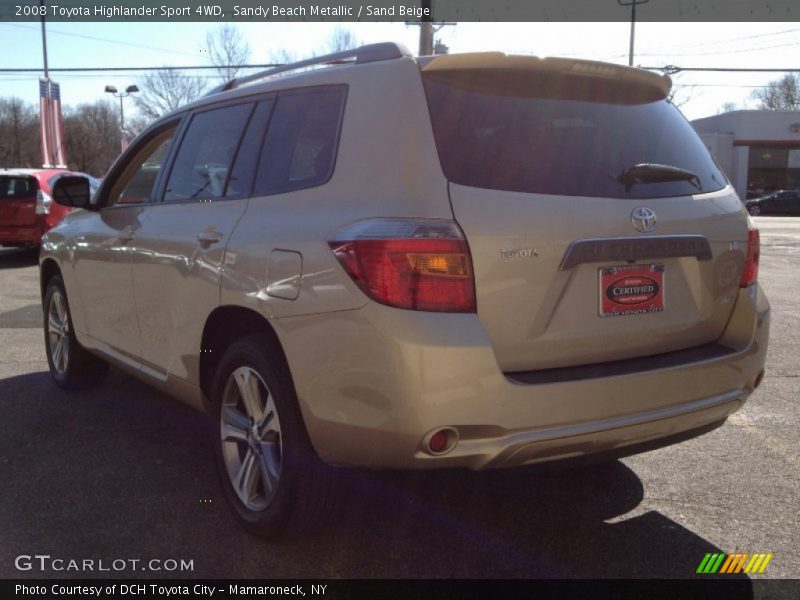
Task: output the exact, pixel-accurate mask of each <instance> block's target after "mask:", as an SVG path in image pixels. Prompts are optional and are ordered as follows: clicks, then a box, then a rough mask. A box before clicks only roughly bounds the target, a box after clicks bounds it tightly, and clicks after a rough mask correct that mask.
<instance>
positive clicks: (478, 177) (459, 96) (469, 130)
mask: <svg viewBox="0 0 800 600" xmlns="http://www.w3.org/2000/svg"><path fill="white" fill-rule="evenodd" d="M424 81H425V92H426V95H427V98H428V105H429V108H430V113H431V121H432V124H433V132H434V136H435V138H436V145H437V148H438V152H439V158H440V160H441V163H442V168H443V169H444V173H445V175H446V176H447V178H448V179H449V180H450V181H452V182H454V183H458V184H461V185H467V186H471V187H479V188H486V189H495V190H506V191H512V192H529V193H542V194H555V195H564V196H595V197H618V198H657V197H665V196H685V195H691V194H697V193H699V190H702V192H711V191H716V190H720V189H722V188H723V187H724V186H725V185H726V179H725V177H724V175H723V174H722V173H721V172H720V170H719V169H718V167H717V166H716V164H715V163H714V161H713V159H712V158H711V156H710V155H709V153H708V151H707V150H706V148H705V146H704V145H703V143H702V142H701V141H700V139H699V138H698V137H697V135H696V134H695V132H694V130H693V129H692V127H691V125H690V124H689V123H688V122H687V121H686V119H685V118H684V117H683V115H681V114H680V112H678V110H677V109H676V108H675V107H674V106H672V105H671V104H670V103H668V102H667V101H666V100H659V101H656V102H646V103H640V104H636V103H633V104H615V103H601V102H592V101H586V100H566V99H563V98H541V97H530V96H528V97H526V96H520V95H519V94H515V95H508V96H506V95H502V94H500V93H496V92H492V93H487V92H484V91H475V90H468V89H464V88H463V87H456V86H454V85H450V84H449V83H447V82H445V81H442V80H439V79H433V78H432V77H430V76H427V77H425V76H424ZM643 164H654V165H663V166H666V167H674V168H675V169H680V170H685V171H688V172H690V173H691V174H696V175H697V178H696V180H694V179H693V178H689V177H683V178H680V177H664V176H657V177H653V176H651V177H642V178H641V179H642V180H641V181H637V182H636V184H635V185H627V184H626V183H627V182H626V180H625V177H623V178H622V179H621V180H620V175H621V174H625V173H627V172H630V170H631V168H632V167H635V166H637V165H643ZM662 171H663V169H662Z"/></svg>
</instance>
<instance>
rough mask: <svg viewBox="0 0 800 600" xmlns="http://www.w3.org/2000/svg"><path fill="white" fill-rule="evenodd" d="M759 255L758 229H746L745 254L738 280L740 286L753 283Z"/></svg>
mask: <svg viewBox="0 0 800 600" xmlns="http://www.w3.org/2000/svg"><path fill="white" fill-rule="evenodd" d="M760 255H761V239H760V237H759V235H758V229H750V230H748V231H747V255H746V257H745V259H744V270H743V271H742V279H741V281H740V282H739V285H740V286H741V287H747V286H750V285H753V284H754V283H755V282H756V281H757V280H758V259H759V256H760Z"/></svg>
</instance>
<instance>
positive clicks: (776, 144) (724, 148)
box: [692, 110, 800, 198]
mask: <svg viewBox="0 0 800 600" xmlns="http://www.w3.org/2000/svg"><path fill="white" fill-rule="evenodd" d="M692 125H693V126H694V128H695V130H696V131H697V133H698V134H699V135H700V138H701V139H702V140H703V143H705V145H706V147H707V148H708V149H709V151H710V152H711V155H712V156H713V157H714V158H715V159H716V160H717V162H718V163H719V165H720V166H721V167H722V169H723V170H724V171H725V174H726V175H727V176H728V178H729V179H730V180H731V183H732V184H733V187H734V188H736V191H737V192H738V193H739V196H740V197H741V198H753V197H756V196H761V195H763V194H765V193H767V192H771V191H773V190H783V189H794V188H800V111H797V110H734V111H731V112H727V113H724V114H721V115H716V116H714V117H706V118H705V119H697V120H695V121H692Z"/></svg>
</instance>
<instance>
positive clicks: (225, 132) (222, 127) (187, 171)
mask: <svg viewBox="0 0 800 600" xmlns="http://www.w3.org/2000/svg"><path fill="white" fill-rule="evenodd" d="M252 110H253V104H239V105H237V106H226V107H223V108H217V109H214V110H209V111H206V112H202V113H198V114H196V115H195V116H194V117H193V118H192V122H191V123H190V124H189V129H188V131H187V132H186V135H185V136H184V137H183V141H182V142H181V146H180V149H179V150H178V154H177V155H176V157H175V162H174V164H173V166H172V171H171V172H170V174H169V179H168V180H167V187H166V190H165V194H164V200H165V201H168V202H169V201H176V200H193V199H195V200H205V199H209V198H220V197H222V195H223V193H224V191H225V184H226V182H227V180H228V171H229V170H230V167H231V163H232V162H233V158H234V155H235V153H236V149H237V148H238V146H239V140H240V139H241V138H242V133H243V132H244V129H245V125H246V124H247V121H248V119H249V118H250V113H251V112H252Z"/></svg>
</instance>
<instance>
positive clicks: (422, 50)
mask: <svg viewBox="0 0 800 600" xmlns="http://www.w3.org/2000/svg"><path fill="white" fill-rule="evenodd" d="M420 6H421V7H422V11H423V14H422V17H421V18H420V20H419V22H417V21H406V25H417V26H419V56H430V55H431V54H433V49H434V46H433V34H434V33H436V32H437V31H439V30H440V29H441V28H442V27H444V26H445V25H456V23H444V22H441V23H434V21H433V0H421V3H420ZM434 25H437V27H434Z"/></svg>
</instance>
